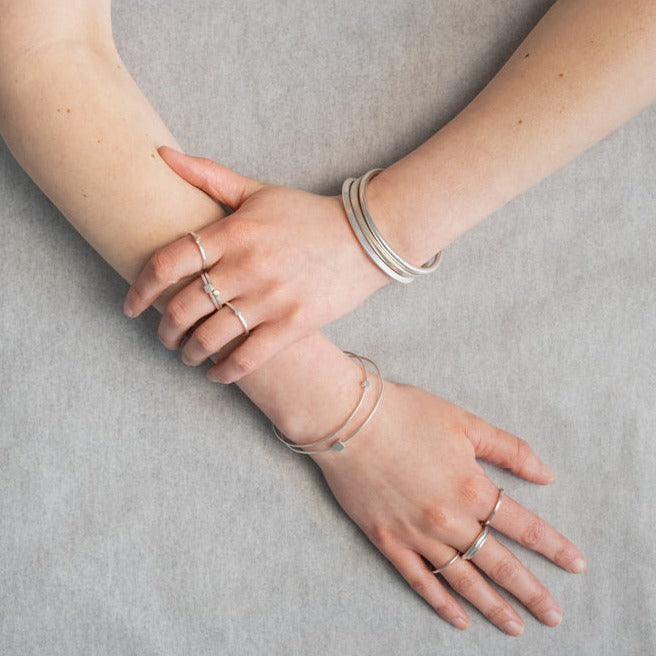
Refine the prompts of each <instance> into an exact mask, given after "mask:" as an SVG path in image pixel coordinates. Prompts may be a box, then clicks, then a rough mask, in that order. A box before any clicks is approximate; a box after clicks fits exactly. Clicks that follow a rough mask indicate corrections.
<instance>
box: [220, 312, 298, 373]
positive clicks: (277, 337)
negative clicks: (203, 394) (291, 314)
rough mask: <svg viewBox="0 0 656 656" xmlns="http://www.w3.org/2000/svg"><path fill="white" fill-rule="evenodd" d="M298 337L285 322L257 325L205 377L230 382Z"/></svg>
mask: <svg viewBox="0 0 656 656" xmlns="http://www.w3.org/2000/svg"><path fill="white" fill-rule="evenodd" d="M298 338H299V335H297V334H296V333H295V332H294V331H292V329H291V328H289V327H288V326H287V324H286V323H285V322H280V321H279V322H276V323H271V324H263V325H260V326H258V328H257V330H255V331H254V332H253V333H252V334H251V335H250V337H248V339H246V340H245V341H244V343H243V344H241V345H240V346H238V347H237V348H236V349H234V350H233V351H232V353H230V355H229V356H228V357H227V358H225V359H224V360H222V361H221V362H219V363H218V364H216V365H214V366H213V367H212V368H211V369H210V370H209V371H208V372H207V377H208V378H209V380H211V381H212V382H215V383H223V384H228V383H234V382H236V381H238V380H240V379H241V378H243V377H244V376H247V375H248V374H250V373H252V372H253V371H255V370H256V369H259V368H260V367H261V366H262V365H263V364H264V363H265V362H266V361H267V360H269V359H270V358H272V357H273V356H274V355H275V354H276V353H278V352H279V351H281V350H282V349H283V348H285V347H286V346H288V345H289V344H292V343H293V342H295V341H296V340H297V339H298Z"/></svg>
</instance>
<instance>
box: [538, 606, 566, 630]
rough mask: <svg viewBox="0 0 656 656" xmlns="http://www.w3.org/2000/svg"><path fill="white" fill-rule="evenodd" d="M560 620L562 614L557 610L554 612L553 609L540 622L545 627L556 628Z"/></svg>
mask: <svg viewBox="0 0 656 656" xmlns="http://www.w3.org/2000/svg"><path fill="white" fill-rule="evenodd" d="M562 620H563V614H562V613H561V612H560V611H559V610H556V609H555V608H552V609H551V610H548V611H547V612H546V613H545V614H544V616H543V618H542V621H543V622H544V623H545V624H546V625H547V626H558V625H559V624H560V623H561V622H562Z"/></svg>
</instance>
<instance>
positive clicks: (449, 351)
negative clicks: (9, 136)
mask: <svg viewBox="0 0 656 656" xmlns="http://www.w3.org/2000/svg"><path fill="white" fill-rule="evenodd" d="M550 4H551V3H550V2H546V1H544V0H502V1H499V2H480V1H478V0H465V1H461V2H430V1H429V0H408V1H405V2H394V1H393V0H382V1H379V2H376V3H373V2H359V1H358V2H351V1H347V0H332V1H330V2H318V1H317V2H312V3H307V2H301V1H300V0H289V1H286V2H271V3H267V2H262V1H261V0H252V1H246V2H243V1H242V2H236V1H235V2H222V3H215V2H210V1H209V0H205V1H203V2H191V1H187V2H180V1H179V0H162V1H158V2H153V1H151V2H142V3H129V2H127V0H120V1H117V2H116V3H115V7H114V11H113V13H114V23H115V35H116V40H117V42H118V44H119V48H120V51H121V53H122V54H123V56H124V58H125V60H126V62H127V64H128V67H129V68H130V70H131V71H132V73H133V74H134V76H135V78H136V80H137V82H138V83H139V84H140V86H141V87H142V88H143V90H144V91H145V93H146V95H147V96H148V97H149V98H150V99H151V101H152V103H153V104H154V106H155V107H156V108H157V110H158V111H159V112H160V113H161V114H162V116H163V117H164V119H165V121H166V122H167V123H168V124H169V126H170V127H171V129H172V130H173V132H174V133H175V134H176V135H177V136H178V137H179V138H180V140H181V142H182V143H183V145H184V146H185V147H186V148H187V149H188V150H189V151H190V152H194V153H198V154H205V155H208V156H210V157H213V158H215V159H218V160H220V161H221V162H223V163H225V164H227V165H229V166H232V167H234V168H236V169H237V170H239V171H241V172H244V173H247V174H249V175H252V176H256V177H261V178H264V179H267V180H270V181H275V182H278V183H284V184H290V185H297V186H301V187H304V188H306V189H310V190H314V191H321V192H331V193H335V192H337V191H338V189H339V183H340V182H341V180H342V179H343V178H344V177H346V176H347V175H351V174H354V173H358V172H361V171H363V170H365V169H367V168H368V167H371V166H373V165H385V164H387V163H389V162H391V161H393V160H394V159H395V158H396V157H398V156H400V155H402V154H404V153H406V152H407V151H408V150H410V149H411V148H413V147H414V146H415V145H417V144H419V143H420V142H421V141H423V140H424V139H425V138H427V137H428V136H429V135H430V134H432V132H434V131H435V130H436V129H437V128H438V127H439V126H440V125H442V124H443V123H444V122H445V121H446V120H448V119H449V118H450V117H451V116H453V115H454V113H455V112H457V111H458V110H459V108H461V107H462V106H463V105H464V104H465V103H466V102H467V101H468V100H469V99H470V98H472V97H473V96H474V95H475V93H476V92H477V91H478V90H479V89H481V88H482V86H483V85H484V84H485V83H486V82H487V80H489V78H490V77H491V75H492V74H493V73H494V72H495V71H496V70H497V69H498V68H499V66H500V65H501V64H502V63H503V62H504V61H505V59H506V58H507V56H509V55H510V53H511V52H512V51H513V49H514V48H515V47H516V46H517V45H518V44H519V43H520V41H521V40H522V39H523V37H524V36H525V35H526V34H527V33H528V31H529V30H530V28H531V27H532V26H533V25H534V24H535V23H536V22H537V20H538V19H539V17H540V16H541V15H542V14H543V13H544V11H545V10H546V9H547V7H548V6H549V5H550ZM599 109H600V111H603V108H602V107H600V108H599ZM655 109H656V108H653V107H652V108H650V109H648V110H646V111H645V112H643V113H642V114H641V115H639V116H638V117H637V118H635V119H634V120H632V121H631V122H630V123H628V124H627V125H626V126H624V127H623V128H621V129H620V130H619V131H617V132H616V133H614V134H613V135H611V136H610V137H609V138H607V139H605V140H604V141H602V142H601V143H600V144H598V145H597V146H596V147H594V148H593V149H592V150H590V151H589V152H587V153H585V154H584V155H583V156H581V157H580V158H578V159H577V160H576V161H574V162H573V163H571V164H569V165H568V166H566V167H565V168H564V169H562V170H560V171H559V172H557V173H556V174H555V175H553V176H551V177H550V178H549V179H547V180H546V181H544V182H543V183H541V184H540V185H539V186H537V187H535V188H533V189H531V190H530V191H528V192H527V193H525V194H524V195H523V196H521V197H520V198H517V199H516V200H514V201H513V202H511V203H510V204H509V205H508V206H506V207H505V208H504V209H503V210H502V211H499V212H498V213H497V214H496V215H495V216H494V217H492V218H491V219H490V220H488V221H486V222H485V223H484V224H482V225H481V226H479V227H477V228H476V229H475V230H473V231H471V232H470V233H469V234H467V235H466V236H465V237H463V238H462V239H460V240H459V241H458V242H457V243H455V244H453V245H452V246H450V247H449V248H448V250H447V252H446V254H445V259H444V262H443V264H442V266H441V268H440V270H439V273H437V274H436V275H435V276H432V277H430V279H429V280H422V281H421V282H418V283H416V284H414V285H412V286H410V287H405V286H395V287H390V288H387V289H385V290H384V291H382V292H380V293H378V294H377V295H375V297H374V298H371V299H370V300H369V302H368V303H367V304H366V305H365V306H363V307H362V308H360V309H359V310H358V311H356V312H355V313H353V314H352V315H351V316H349V317H347V318H346V319H344V320H342V321H340V322H338V323H336V324H335V325H332V326H330V327H329V328H328V330H327V333H328V334H329V335H330V336H331V337H332V338H334V339H335V340H336V341H337V343H338V344H339V345H341V346H342V347H344V348H349V349H353V350H355V351H357V352H362V353H366V354H368V355H371V356H372V357H375V358H376V359H377V361H378V362H379V363H380V365H381V366H382V368H383V371H384V373H385V374H386V376H388V377H389V378H391V379H397V380H403V381H408V382H412V383H415V384H418V385H420V386H423V387H425V388H427V389H429V390H430V391H432V392H434V393H436V394H439V395H442V396H445V397H446V398H448V399H450V400H452V401H455V402H457V403H459V404H461V405H464V406H466V407H467V408H469V409H471V410H473V411H475V412H476V413H478V414H480V415H481V416H483V417H485V418H486V419H488V420H489V421H491V422H494V423H497V424H499V425H501V426H504V427H505V428H507V429H508V430H511V431H514V432H515V433H517V434H519V435H521V436H523V437H525V438H526V439H528V440H529V441H530V443H531V444H532V445H533V446H534V448H535V449H536V450H537V451H538V453H540V454H541V455H542V456H543V457H544V458H545V459H546V460H547V461H548V462H549V463H550V464H551V465H552V466H553V467H554V468H555V469H556V470H557V471H558V473H559V478H558V481H557V482H556V483H555V484H554V485H553V486H551V487H549V488H539V487H536V486H532V485H531V484H528V483H525V482H523V481H520V480H519V479H516V478H514V477H512V476H510V475H507V474H506V473H505V472H502V471H500V470H496V469H495V468H492V467H490V468H489V471H490V475H491V476H492V477H493V479H494V480H495V481H497V482H498V483H499V484H500V485H504V486H505V487H506V488H508V489H509V491H510V492H511V493H512V494H513V495H514V496H515V497H516V498H518V499H519V500H520V501H522V502H523V503H525V504H526V505H527V506H528V507H530V508H532V509H535V510H536V511H538V512H540V513H541V514H542V515H543V516H544V517H545V518H546V519H548V520H549V521H551V522H552V523H553V524H554V525H555V526H557V527H558V528H559V529H560V530H561V531H563V532H564V533H565V534H567V535H568V536H570V537H571V538H572V539H573V540H575V541H576V542H577V543H578V544H579V545H580V546H581V547H582V548H583V549H584V551H586V553H587V554H588V557H589V569H588V572H587V573H586V574H585V575H583V576H578V577H577V576H574V575H570V574H567V573H565V572H563V571H561V570H559V569H557V568H556V567H554V566H552V565H551V564H550V563H549V562H547V561H546V560H545V559H543V558H541V557H538V556H535V555H534V554H532V553H530V552H528V551H526V550H524V549H522V548H520V547H517V546H513V549H514V550H515V552H516V553H518V554H519V555H520V557H521V558H522V559H523V560H524V561H525V562H526V563H527V565H529V566H530V567H531V569H532V570H533V571H534V572H535V573H536V574H537V575H538V576H539V577H540V578H541V579H542V580H543V581H544V582H545V583H546V584H547V585H548V586H549V588H550V589H551V590H552V591H553V592H554V593H555V595H556V597H557V598H558V599H559V600H560V602H561V604H562V606H563V609H564V613H565V618H564V621H563V623H562V625H561V626H560V627H559V628H557V629H547V628H546V627H543V626H542V625H540V624H539V623H538V622H537V621H535V620H534V619H533V618H532V617H531V616H530V615H529V614H528V613H527V612H526V611H525V610H523V609H521V610H520V612H521V613H522V614H523V616H524V617H525V618H526V622H527V627H526V631H525V633H524V635H523V636H522V637H521V638H519V639H515V640H513V639H511V638H508V637H506V636H504V635H503V634H502V633H500V632H499V631H497V630H496V629H494V628H493V627H492V626H491V625H489V624H488V622H487V621H485V620H484V618H482V617H481V616H480V615H479V614H478V613H477V612H476V611H475V610H473V609H471V608H470V611H471V615H472V620H473V621H472V626H471V628H470V630H469V631H468V632H466V633H464V634H462V633H460V632H458V631H456V630H455V629H452V628H450V627H448V626H447V625H446V624H444V623H443V622H442V621H441V620H439V618H437V617H436V616H435V615H434V613H433V612H432V611H431V609H430V608H429V607H428V606H427V605H426V604H425V603H424V602H423V601H422V600H421V599H420V598H419V597H417V596H416V595H415V594H414V593H413V592H412V591H411V590H410V589H409V588H408V587H407V586H406V584H405V582H404V581H403V580H402V578H401V577H400V576H399V575H398V574H397V573H396V571H395V570H394V569H393V567H392V566H391V565H390V564H389V563H388V562H387V561H386V560H385V559H384V558H383V557H382V556H381V555H380V554H379V553H378V552H377V551H376V549H375V548H374V547H373V546H372V545H370V543H369V542H368V541H367V540H366V538H365V537H364V536H363V535H362V534H361V533H360V531H359V529H358V528H357V527H356V526H355V525H354V524H352V523H351V522H350V521H349V520H348V519H347V518H346V516H345V515H344V514H343V513H342V511H341V510H340V509H339V507H338V506H337V505H336V504H335V502H334V501H333V499H332V497H331V495H330V492H329V490H328V489H327V487H326V486H325V485H324V483H323V480H322V478H321V476H320V473H319V471H318V469H316V468H315V467H314V465H313V464H312V463H311V462H309V461H305V460H304V459H303V458H302V457H300V456H295V455H293V454H291V453H289V452H288V451H287V450H286V449H284V447H282V445H280V444H278V442H276V441H275V440H274V439H272V436H271V435H270V432H269V428H268V424H267V422H266V421H265V420H264V418H263V416H262V415H261V414H260V413H259V412H258V411H257V409H256V408H255V407H253V406H252V405H251V404H250V403H249V402H248V400H247V399H245V398H244V397H243V395H242V394H241V393H240V392H239V390H238V389H236V388H234V389H233V388H228V389H226V388H220V387H218V386H212V385H211V384H209V383H207V382H206V381H205V379H204V376H203V375H202V373H201V372H199V371H197V370H189V369H187V368H185V367H184V366H181V365H180V364H179V362H178V358H177V356H176V354H172V353H169V352H167V351H165V350H164V349H163V348H162V347H161V346H160V345H159V343H158V341H157V339H156V338H155V329H156V324H157V316H156V314H155V313H150V314H148V315H147V316H146V317H144V318H143V319H141V320H138V321H136V322H130V321H128V320H127V319H125V318H124V317H123V315H122V314H121V305H122V300H123V297H124V294H125V291H126V285H125V284H124V283H123V282H122V281H121V280H120V279H119V278H118V276H117V275H115V274H114V273H113V272H112V271H111V270H110V269H109V268H108V267H107V266H106V265H105V264H104V263H103V262H102V261H101V259H100V258H99V257H98V256H97V255H95V253H94V252H93V251H92V250H91V249H90V248H89V247H88V246H87V245H86V244H85V243H84V242H83V241H82V239H81V238H80V237H78V236H77V234H76V233H75V232H74V231H73V230H72V229H71V228H70V227H69V226H68V224H67V223H66V221H65V220H64V219H63V218H62V217H61V216H60V215H59V214H58V212H57V211H56V210H55V209H54V208H53V206H52V205H51V204H50V203H49V202H48V201H47V200H46V199H45V198H44V197H43V196H42V194H41V193H40V192H39V191H38V190H37V189H36V188H35V186H34V185H33V184H32V183H31V182H30V180H29V179H28V178H27V177H26V175H25V174H24V173H23V172H22V171H21V170H20V169H19V167H18V166H17V164H16V163H15V162H14V160H13V159H12V157H11V155H10V154H9V152H8V151H7V149H6V148H5V147H4V146H1V147H0V221H1V222H2V228H1V230H2V239H1V240H0V270H1V272H2V285H0V307H1V312H0V335H1V336H2V340H1V341H0V349H1V351H0V357H1V361H0V362H1V364H0V366H1V372H2V394H1V395H0V581H1V583H0V653H2V654H11V655H26V654H39V655H41V654H53V655H55V654H57V655H59V654H65V655H73V654H75V655H77V654H85V655H88V654H103V655H105V654H106V655H111V654H122V655H123V654H139V655H141V654H143V655H151V654H153V655H154V654H188V655H196V654H199V655H200V654H203V655H205V654H265V653H267V654H268V653H273V654H294V655H296V654H299V655H300V654H377V655H379V654H381V655H387V654H417V655H420V654H421V655H423V654H451V653H454V654H472V655H478V654H480V655H484V656H490V654H493V655H494V654H520V653H521V654H525V653H527V652H529V651H530V653H537V654H547V653H549V654H646V653H653V649H654V644H655V642H656V626H655V620H654V618H655V617H656V593H655V591H654V584H655V583H656V580H655V579H656V576H655V574H654V571H655V569H654V568H655V566H656V556H655V553H654V546H653V544H654V541H653V526H654V523H653V519H654V515H653V499H654V492H655V483H654V472H656V456H655V455H654V449H653V447H652V443H653V436H654V432H655V429H656V421H655V417H654V409H653V408H654V400H655V396H656V395H655V393H654V391H655V389H656V370H655V365H654V361H655V358H656V350H655V347H654V343H655V341H656V340H655V338H656V298H655V296H656V293H655V291H654V277H655V276H656V264H655V262H654V259H655V258H654V254H655V253H656V237H655V231H654V214H655V210H656V201H655V196H656V182H655V181H654V169H655V167H656V152H655V150H654V147H653V135H654V133H655V130H656V111H655Z"/></svg>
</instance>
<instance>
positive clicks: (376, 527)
mask: <svg viewBox="0 0 656 656" xmlns="http://www.w3.org/2000/svg"><path fill="white" fill-rule="evenodd" d="M369 535H370V536H371V541H372V542H373V543H374V544H375V545H376V546H379V547H385V546H387V545H389V544H390V543H391V542H392V539H393V534H392V531H391V530H390V528H389V527H388V526H387V525H386V524H383V523H380V522H376V523H374V524H372V526H371V528H370V529H369Z"/></svg>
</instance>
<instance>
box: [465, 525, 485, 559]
mask: <svg viewBox="0 0 656 656" xmlns="http://www.w3.org/2000/svg"><path fill="white" fill-rule="evenodd" d="M489 535H490V527H489V526H485V527H484V528H483V530H482V531H481V532H480V533H479V534H478V535H477V536H476V539H475V540H474V541H473V542H472V545H471V547H469V549H467V551H465V553H464V554H462V556H461V557H462V559H463V560H471V559H472V558H473V557H474V556H475V555H476V554H477V553H478V552H479V551H480V550H481V548H482V547H483V545H484V544H485V543H486V541H487V538H488V536H489Z"/></svg>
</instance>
